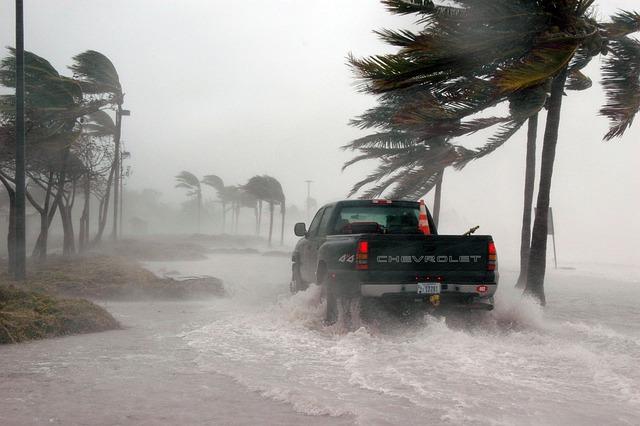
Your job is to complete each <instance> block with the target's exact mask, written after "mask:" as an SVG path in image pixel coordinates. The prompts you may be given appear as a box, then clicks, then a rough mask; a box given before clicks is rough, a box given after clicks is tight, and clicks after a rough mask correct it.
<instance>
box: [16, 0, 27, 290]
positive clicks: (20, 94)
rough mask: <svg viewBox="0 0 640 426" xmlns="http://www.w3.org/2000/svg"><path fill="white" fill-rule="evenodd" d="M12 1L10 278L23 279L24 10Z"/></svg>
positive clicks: (24, 275)
mask: <svg viewBox="0 0 640 426" xmlns="http://www.w3.org/2000/svg"><path fill="white" fill-rule="evenodd" d="M22 3H23V2H22V0H16V176H15V185H16V193H15V222H14V224H15V247H14V250H15V258H14V259H15V265H14V270H13V273H14V278H15V279H16V280H24V279H25V278H26V270H27V267H26V263H27V262H26V260H27V253H26V229H25V228H26V217H25V130H24V14H23V11H24V8H23V4H22Z"/></svg>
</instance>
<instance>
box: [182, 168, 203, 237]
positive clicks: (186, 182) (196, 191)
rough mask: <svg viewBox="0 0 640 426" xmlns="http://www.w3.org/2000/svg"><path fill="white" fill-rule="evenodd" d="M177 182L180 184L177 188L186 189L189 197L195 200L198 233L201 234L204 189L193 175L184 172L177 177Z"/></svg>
mask: <svg viewBox="0 0 640 426" xmlns="http://www.w3.org/2000/svg"><path fill="white" fill-rule="evenodd" d="M176 182H178V183H177V184H176V188H184V189H186V190H187V196H189V197H194V198H195V201H196V215H197V223H198V232H200V218H201V214H202V187H201V185H200V180H199V179H198V178H197V177H196V175H194V174H193V173H191V172H188V171H186V170H183V171H182V172H180V174H178V175H177V176H176Z"/></svg>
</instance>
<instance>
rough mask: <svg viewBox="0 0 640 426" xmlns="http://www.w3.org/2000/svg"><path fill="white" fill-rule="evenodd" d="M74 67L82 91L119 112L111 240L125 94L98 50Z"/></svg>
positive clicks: (115, 233) (115, 232)
mask: <svg viewBox="0 0 640 426" xmlns="http://www.w3.org/2000/svg"><path fill="white" fill-rule="evenodd" d="M73 60H74V64H73V65H71V66H70V67H69V68H70V69H71V70H72V71H73V74H74V78H76V79H77V80H78V81H79V82H80V83H81V87H82V90H83V91H84V92H85V93H87V94H91V95H98V96H104V97H106V99H107V101H108V102H109V103H110V104H111V105H113V106H114V108H115V110H116V123H115V127H116V132H115V136H114V152H115V155H114V158H113V168H114V178H113V230H112V233H111V236H112V238H113V239H114V240H115V239H117V237H118V209H119V206H118V204H119V196H120V179H121V176H120V151H121V147H120V146H121V144H120V137H121V134H122V115H123V109H122V104H123V102H124V92H123V90H122V86H121V84H120V77H119V76H118V71H117V70H116V68H115V66H114V65H113V63H112V62H111V60H110V59H109V58H107V57H106V56H105V55H103V54H102V53H100V52H96V51H95V50H87V51H85V52H83V53H80V54H78V55H76V56H74V57H73Z"/></svg>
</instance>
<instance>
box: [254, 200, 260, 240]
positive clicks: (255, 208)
mask: <svg viewBox="0 0 640 426" xmlns="http://www.w3.org/2000/svg"><path fill="white" fill-rule="evenodd" d="M253 213H254V214H255V216H256V235H258V232H259V231H260V229H259V228H258V204H257V203H256V206H255V207H254V208H253Z"/></svg>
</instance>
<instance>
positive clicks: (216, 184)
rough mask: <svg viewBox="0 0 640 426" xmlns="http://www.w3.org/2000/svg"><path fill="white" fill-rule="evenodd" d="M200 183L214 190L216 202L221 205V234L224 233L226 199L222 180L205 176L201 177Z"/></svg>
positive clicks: (212, 176) (214, 176)
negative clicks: (216, 197)
mask: <svg viewBox="0 0 640 426" xmlns="http://www.w3.org/2000/svg"><path fill="white" fill-rule="evenodd" d="M201 183H203V184H204V185H207V186H210V187H211V188H213V189H215V190H216V193H217V195H218V200H219V201H220V204H221V205H222V233H224V231H225V229H226V224H227V199H226V197H225V196H224V195H225V194H224V192H225V191H224V188H225V186H224V180H222V178H221V177H219V176H217V175H206V176H203V178H202V181H201Z"/></svg>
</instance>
